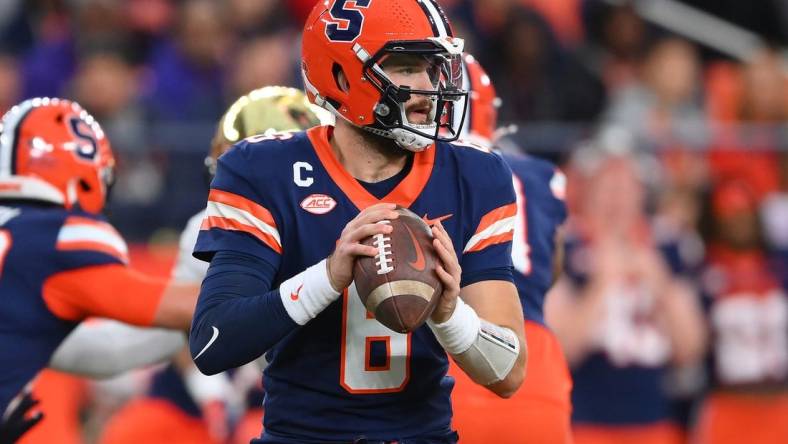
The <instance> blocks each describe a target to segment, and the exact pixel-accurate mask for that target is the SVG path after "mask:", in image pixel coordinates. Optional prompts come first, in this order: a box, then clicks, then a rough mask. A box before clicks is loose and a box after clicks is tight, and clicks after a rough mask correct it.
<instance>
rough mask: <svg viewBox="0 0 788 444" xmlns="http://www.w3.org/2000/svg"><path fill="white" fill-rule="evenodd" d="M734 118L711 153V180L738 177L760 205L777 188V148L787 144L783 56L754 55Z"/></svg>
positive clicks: (721, 131) (787, 96)
mask: <svg viewBox="0 0 788 444" xmlns="http://www.w3.org/2000/svg"><path fill="white" fill-rule="evenodd" d="M740 81H741V86H740V88H739V89H740V91H741V97H740V98H739V100H738V104H737V109H736V114H735V120H734V121H733V122H731V123H732V125H730V126H720V127H719V128H718V130H717V131H716V133H715V136H716V138H715V140H714V143H713V148H712V150H711V152H710V155H709V162H710V166H711V172H712V179H713V180H714V181H717V182H720V181H725V180H729V179H731V178H737V179H740V180H743V181H745V182H746V183H747V185H748V186H749V187H750V189H751V190H752V191H753V192H754V193H755V197H756V198H757V199H758V201H760V200H761V199H762V198H763V197H764V196H765V195H766V194H768V193H771V192H774V191H776V190H777V188H778V186H779V181H780V179H779V170H778V154H777V152H776V150H777V149H778V148H779V147H785V146H786V145H785V143H786V142H788V133H786V130H785V128H784V127H783V124H784V123H785V121H786V119H787V118H788V88H786V82H788V78H787V77H786V75H785V73H784V72H783V60H782V56H781V55H780V54H779V53H777V52H776V51H775V50H773V49H767V48H765V49H763V50H760V51H759V52H757V53H756V54H753V57H752V58H751V60H750V61H749V62H748V63H747V64H746V65H745V66H744V67H743V69H742V74H741V78H740Z"/></svg>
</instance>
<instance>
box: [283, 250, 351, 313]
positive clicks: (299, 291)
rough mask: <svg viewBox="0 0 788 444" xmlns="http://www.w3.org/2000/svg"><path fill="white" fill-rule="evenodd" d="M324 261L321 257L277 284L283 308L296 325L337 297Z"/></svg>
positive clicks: (321, 309)
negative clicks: (320, 259)
mask: <svg viewBox="0 0 788 444" xmlns="http://www.w3.org/2000/svg"><path fill="white" fill-rule="evenodd" d="M326 261H327V259H323V260H322V261H320V262H318V263H316V264H315V265H312V266H311V267H309V268H307V269H306V270H304V271H302V272H301V273H299V274H297V275H295V276H293V277H291V278H290V279H288V280H286V281H284V282H282V284H281V285H280V286H279V297H281V298H282V303H283V304H284V306H285V310H287V314H289V315H290V317H291V318H292V319H293V320H294V321H295V322H296V323H297V324H298V325H304V324H306V323H307V322H309V321H310V320H311V319H314V318H315V316H317V315H318V314H319V313H320V312H321V311H323V309H325V308H326V307H328V306H329V304H331V303H332V302H334V301H335V300H337V298H339V294H340V293H337V291H336V290H334V287H332V286H331V281H330V280H329V278H328V268H327V267H326Z"/></svg>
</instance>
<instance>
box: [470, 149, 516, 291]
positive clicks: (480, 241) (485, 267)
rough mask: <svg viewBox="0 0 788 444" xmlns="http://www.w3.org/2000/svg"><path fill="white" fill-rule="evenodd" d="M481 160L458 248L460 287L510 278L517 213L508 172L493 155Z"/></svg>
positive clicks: (510, 174)
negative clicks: (469, 220)
mask: <svg viewBox="0 0 788 444" xmlns="http://www.w3.org/2000/svg"><path fill="white" fill-rule="evenodd" d="M484 161H485V162H483V163H482V162H478V163H477V168H476V169H475V175H477V174H478V176H476V177H477V180H475V181H473V186H472V187H471V196H472V198H473V202H472V203H471V206H470V209H471V212H472V214H473V220H472V224H471V226H472V227H473V231H472V232H470V233H468V235H467V236H466V241H465V244H464V245H463V247H462V258H461V266H462V272H463V275H462V284H461V285H462V286H467V285H470V284H472V283H474V282H479V281H483V280H508V281H511V280H512V257H511V255H512V238H513V234H514V224H515V218H516V215H517V203H516V199H515V194H514V187H513V185H512V172H511V170H510V169H509V167H508V166H507V165H506V164H505V163H504V161H503V159H502V158H501V157H500V156H498V155H497V154H484ZM479 178H484V179H483V180H479Z"/></svg>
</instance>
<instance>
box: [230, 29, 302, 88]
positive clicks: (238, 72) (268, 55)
mask: <svg viewBox="0 0 788 444" xmlns="http://www.w3.org/2000/svg"><path fill="white" fill-rule="evenodd" d="M290 39H291V37H289V36H287V35H285V34H272V35H269V36H266V37H257V38H254V39H251V40H249V41H247V42H245V43H244V44H243V45H242V46H241V48H240V49H239V51H238V52H237V54H236V57H235V63H234V64H233V65H231V69H232V72H231V73H229V74H230V75H231V76H232V77H231V82H232V83H231V85H230V88H229V92H230V94H231V95H232V96H233V97H236V96H242V95H244V94H247V93H248V92H249V91H252V90H254V89H257V88H260V86H261V85H282V86H288V85H292V84H293V83H294V82H293V79H292V74H293V72H292V69H293V65H294V64H293V61H294V60H295V58H296V57H297V55H295V54H291V52H290V50H291V45H290V44H289V42H290Z"/></svg>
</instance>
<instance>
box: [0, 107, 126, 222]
mask: <svg viewBox="0 0 788 444" xmlns="http://www.w3.org/2000/svg"><path fill="white" fill-rule="evenodd" d="M1 125H2V126H0V199H31V200H39V201H45V202H52V203H56V204H61V205H63V206H64V207H66V208H69V209H70V208H72V207H74V206H75V205H78V206H79V208H81V209H82V210H84V211H88V212H90V213H99V212H101V210H102V209H103V208H104V202H105V200H106V197H107V190H108V188H109V186H110V185H111V183H112V180H113V177H112V169H113V167H114V166H115V159H114V157H113V156H112V150H111V149H110V146H109V141H108V140H107V138H106V136H105V135H104V132H103V131H102V130H101V127H100V126H99V124H98V122H96V120H95V119H94V118H93V116H91V115H90V114H88V113H87V111H85V110H84V109H82V107H81V106H79V104H77V103H76V102H72V101H69V100H64V99H57V98H41V97H39V98H35V99H30V100H26V101H24V102H22V103H20V104H19V105H16V106H14V107H13V108H11V109H10V110H9V111H8V112H7V113H6V115H5V116H3V120H2V124H1Z"/></svg>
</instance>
